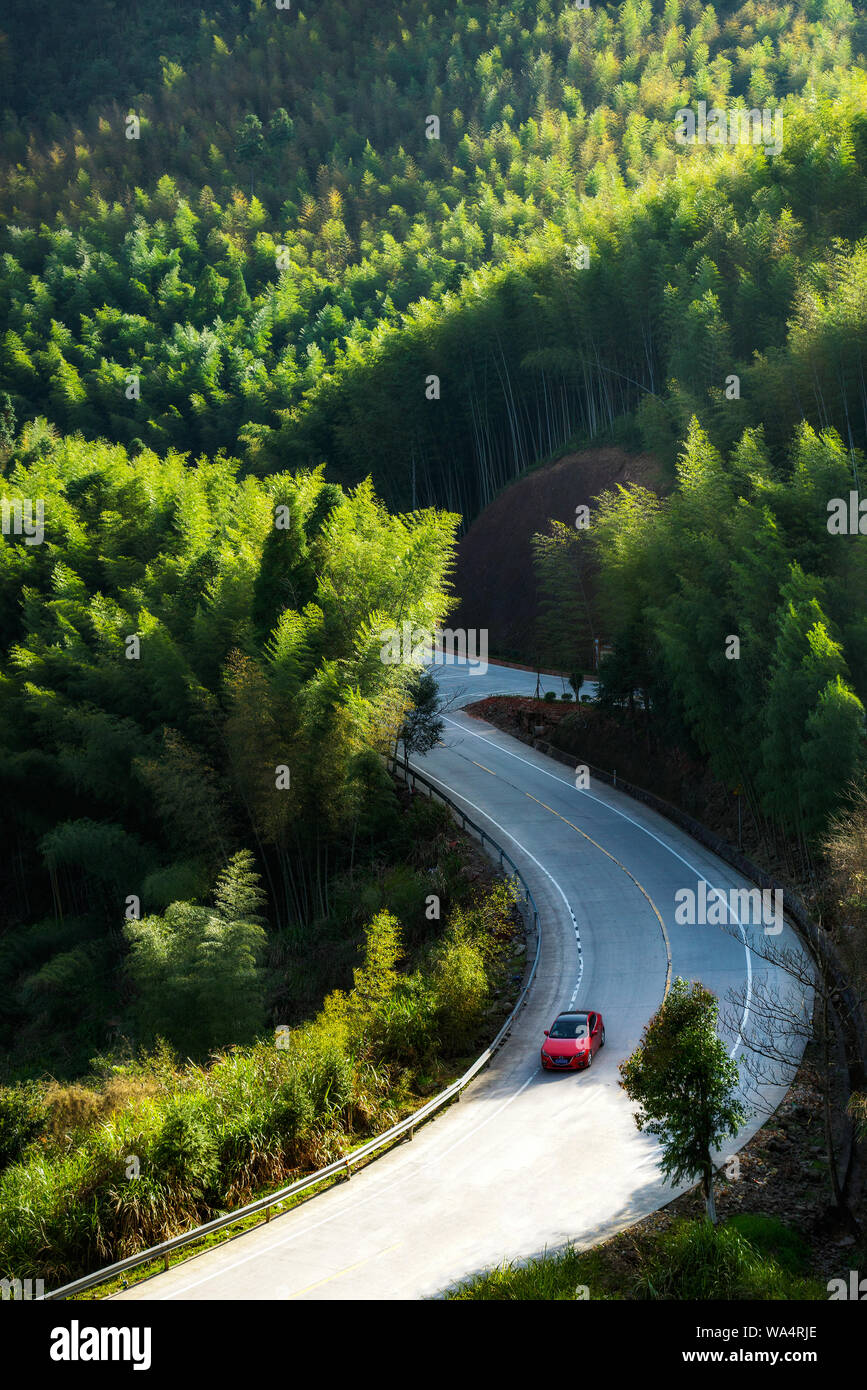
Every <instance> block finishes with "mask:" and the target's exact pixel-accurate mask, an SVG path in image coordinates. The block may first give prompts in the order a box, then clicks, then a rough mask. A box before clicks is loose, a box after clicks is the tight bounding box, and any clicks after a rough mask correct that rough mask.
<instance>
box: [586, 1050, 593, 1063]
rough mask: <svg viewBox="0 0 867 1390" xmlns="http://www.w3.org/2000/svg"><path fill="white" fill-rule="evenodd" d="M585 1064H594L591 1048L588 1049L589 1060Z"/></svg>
mask: <svg viewBox="0 0 867 1390" xmlns="http://www.w3.org/2000/svg"><path fill="white" fill-rule="evenodd" d="M585 1065H586V1066H588V1067H592V1066H593V1052H592V1050H591V1049H590V1048H588V1049H587V1061H586V1063H585Z"/></svg>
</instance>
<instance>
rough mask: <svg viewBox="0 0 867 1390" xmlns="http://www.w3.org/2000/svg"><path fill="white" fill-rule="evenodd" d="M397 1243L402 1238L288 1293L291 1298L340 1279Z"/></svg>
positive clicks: (399, 1242)
mask: <svg viewBox="0 0 867 1390" xmlns="http://www.w3.org/2000/svg"><path fill="white" fill-rule="evenodd" d="M399 1245H403V1241H402V1240H398V1241H395V1243H394V1245H387V1246H386V1247H385V1249H384V1250H377V1252H376V1254H375V1255H368V1256H366V1258H365V1259H363V1260H357V1261H356V1262H355V1264H354V1265H347V1266H346V1268H345V1269H338V1270H337V1271H336V1273H334V1274H327V1275H326V1276H325V1278H324V1279H317V1280H316V1283H315V1284H308V1285H307V1287H306V1288H303V1289H296V1291H295V1293H293V1294H290V1295H289V1297H290V1299H291V1298H299V1297H300V1296H301V1294H303V1293H309V1292H310V1290H311V1289H318V1288H321V1287H322V1285H323V1284H330V1283H331V1281H332V1279H340V1278H341V1277H342V1276H343V1275H344V1274H348V1273H349V1271H350V1270H351V1269H360V1268H361V1266H362V1265H366V1264H369V1262H370V1261H371V1260H375V1259H378V1257H379V1256H380V1255H387V1254H388V1252H389V1250H396V1249H397V1248H398V1246H399Z"/></svg>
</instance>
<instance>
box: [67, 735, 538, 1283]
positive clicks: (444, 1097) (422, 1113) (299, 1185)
mask: <svg viewBox="0 0 867 1390" xmlns="http://www.w3.org/2000/svg"><path fill="white" fill-rule="evenodd" d="M389 761H390V762H392V764H393V766H394V770H395V772H399V773H401V774H402V775H403V776H404V777H405V778H406V780H407V781H408V782H409V784H410V787H411V789H412V790H413V791H415V789H416V785H417V784H418V783H421V785H422V786H423V787H424V788H425V790H426V791H427V794H428V796H437V797H439V799H440V800H441V801H443V802H444V803H445V804H446V805H447V806H448V807H449V808H450V810H451V811H452V812H453V813H454V814H455V815H457V816H459V817H460V820H461V826H462V828H463V829H464V830H466V828H467V826H471V827H472V829H473V830H474V831H475V832H476V834H477V835H478V836H479V838H480V840H481V843H482V845H485V844H486V843H487V844H490V845H491V847H492V849H493V850H494V851H495V852H496V853H497V854H498V855H499V861H500V867H501V868H502V866H503V861H504V860H506V861H507V862H508V863H509V865H510V866H511V868H512V870H513V871H514V877H515V882H516V884H520V886H521V888H523V890H524V899H525V904H526V907H525V909H523V910H522V909H521V908H520V899H519V898H517V896H516V901H517V903H518V906H519V910H521V911H522V916H523V915H524V911H526V919H527V920H528V921H529V923H530V924H531V926H532V928H533V930H534V931H535V933H536V954H535V956H534V957H533V964H532V966H531V967H530V974H529V976H528V977H527V983H526V984H525V985H524V988H523V989H522V990H521V993H520V995H519V996H518V1000H517V1003H516V1004H515V1007H514V1008H513V1009H512V1012H511V1013H510V1014H509V1017H508V1018H507V1019H506V1021H505V1023H504V1024H503V1026H502V1028H501V1029H500V1031H499V1033H498V1034H497V1036H496V1037H495V1038H494V1041H493V1042H492V1043H491V1045H490V1047H487V1048H486V1049H485V1051H484V1052H483V1053H482V1055H481V1056H480V1057H477V1058H476V1060H475V1062H473V1064H472V1066H471V1067H469V1068H468V1069H467V1070H466V1071H465V1072H464V1074H463V1076H461V1077H459V1078H458V1080H457V1081H453V1082H452V1084H451V1086H447V1087H446V1089H445V1090H444V1091H440V1093H439V1095H437V1096H434V1097H433V1099H432V1100H429V1101H426V1102H425V1104H424V1105H422V1106H420V1107H419V1109H418V1110H415V1111H413V1113H412V1115H409V1116H407V1118H406V1119H405V1120H401V1121H399V1123H398V1124H396V1125H392V1127H391V1129H387V1130H384V1131H383V1133H382V1134H378V1135H376V1137H375V1138H373V1139H371V1140H369V1142H368V1143H367V1144H363V1145H362V1146H361V1148H359V1149H355V1150H354V1151H353V1152H352V1153H351V1154H349V1155H348V1156H347V1157H344V1158H338V1159H337V1160H336V1161H335V1162H334V1163H329V1164H328V1165H327V1167H325V1168H319V1169H317V1171H316V1172H314V1173H308V1174H307V1175H306V1176H305V1177H303V1178H299V1179H298V1181H297V1182H293V1183H290V1184H289V1186H288V1187H281V1188H280V1189H279V1190H278V1191H277V1192H274V1193H272V1194H271V1195H270V1196H268V1197H259V1198H257V1200H256V1201H255V1202H248V1203H247V1205H246V1206H244V1207H238V1208H237V1210H235V1211H230V1212H226V1214H225V1215H224V1216H218V1217H216V1218H215V1219H214V1220H213V1221H207V1222H205V1224H204V1226H196V1227H195V1228H194V1229H193V1230H192V1231H187V1232H185V1234H184V1235H182V1236H174V1237H173V1238H172V1239H171V1240H164V1241H163V1242H162V1243H161V1244H160V1245H153V1246H151V1247H150V1249H148V1250H142V1251H141V1253H140V1254H138V1255H129V1256H127V1258H126V1259H124V1260H118V1261H117V1262H116V1263H115V1264H112V1265H106V1267H105V1268H104V1269H98V1270H95V1271H94V1273H93V1274H86V1275H85V1276H84V1277H83V1278H82V1279H74V1280H73V1281H72V1283H70V1284H64V1285H63V1286H62V1287H61V1288H59V1289H51V1290H49V1292H48V1293H45V1294H42V1298H43V1299H45V1300H52V1299H63V1298H73V1297H74V1296H75V1294H77V1293H84V1292H85V1291H86V1290H87V1289H92V1288H95V1287H96V1285H97V1284H104V1283H106V1282H107V1281H108V1280H109V1279H116V1278H117V1277H118V1276H119V1275H121V1274H125V1273H126V1272H127V1270H130V1269H137V1268H138V1266H139V1265H143V1264H151V1263H154V1262H157V1261H160V1260H162V1263H163V1268H164V1269H166V1270H167V1269H168V1268H169V1256H170V1255H171V1254H172V1252H173V1251H175V1250H181V1249H183V1247H184V1246H185V1245H192V1244H194V1243H195V1242H196V1241H198V1240H202V1239H204V1237H205V1236H209V1235H212V1234H214V1233H215V1232H216V1231H221V1230H224V1229H225V1228H226V1227H227V1226H234V1225H235V1223H236V1222H238V1221H245V1220H247V1218H248V1217H250V1216H255V1215H256V1214H257V1213H258V1212H264V1214H265V1220H266V1221H270V1220H271V1209H272V1207H275V1206H279V1205H280V1204H281V1202H285V1201H287V1200H288V1199H289V1198H290V1197H296V1196H298V1195H299V1194H300V1193H302V1192H304V1191H305V1190H306V1189H307V1188H308V1187H315V1186H316V1185H317V1184H318V1183H320V1182H324V1181H325V1179H326V1178H330V1177H337V1176H338V1175H339V1174H341V1173H343V1174H345V1175H346V1177H347V1178H350V1177H351V1176H352V1164H354V1163H361V1162H363V1161H364V1159H365V1158H370V1157H372V1156H373V1155H374V1154H375V1153H376V1152H377V1150H379V1149H384V1148H386V1147H387V1146H388V1145H389V1144H393V1143H394V1142H395V1140H396V1139H401V1138H403V1137H404V1136H405V1137H406V1138H408V1139H412V1138H413V1136H414V1134H415V1130H416V1128H417V1126H418V1125H420V1124H423V1123H424V1121H425V1120H427V1119H429V1118H430V1117H431V1115H435V1114H436V1112H437V1111H438V1110H441V1109H442V1108H443V1106H445V1105H448V1103H449V1102H450V1101H452V1100H460V1098H461V1092H462V1091H463V1089H464V1087H465V1086H468V1085H469V1083H470V1082H471V1081H472V1080H473V1078H474V1077H475V1076H476V1075H477V1074H478V1073H479V1072H480V1071H481V1070H482V1067H484V1066H486V1065H487V1063H488V1062H489V1061H490V1060H491V1058H492V1056H493V1055H494V1053H495V1052H496V1050H497V1048H498V1047H499V1046H500V1044H501V1043H502V1042H503V1040H504V1038H505V1037H506V1034H507V1033H508V1032H509V1029H510V1028H511V1026H512V1024H513V1022H514V1020H515V1018H516V1016H517V1014H518V1011H519V1010H520V1009H521V1007H522V1005H523V1003H524V1000H525V999H526V997H527V992H528V990H529V988H530V986H531V984H532V983H533V980H534V978H535V975H536V967H537V966H538V964H539V954H540V952H541V948H542V931H541V922H540V918H539V911H538V908H537V907H536V901H535V899H534V897H533V894H532V893H531V892H530V887H529V884H528V883H526V882H525V880H524V875H523V874H522V873H521V871H520V869H519V868H518V866H517V864H516V863H515V861H514V859H512V857H511V855H510V854H509V853H508V852H507V851H506V850H504V849H503V847H502V845H500V844H498V843H497V841H496V840H494V839H493V838H492V837H491V835H490V834H489V833H488V831H486V830H483V829H482V827H481V826H480V825H477V824H476V822H475V821H474V820H471V819H470V817H469V816H468V815H467V814H466V812H465V811H462V810H461V808H460V806H458V805H457V804H456V803H455V802H454V801H452V799H451V797H450V796H447V795H446V794H445V793H444V792H442V791H440V789H439V788H438V787H435V786H434V784H433V783H432V782H430V781H428V779H427V778H426V777H425V776H424V775H423V774H422V773H420V772H417V771H416V769H415V768H410V767H408V766H404V765H403V764H401V763H399V762H397V761H396V760H393V759H389Z"/></svg>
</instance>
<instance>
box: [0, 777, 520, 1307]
mask: <svg viewBox="0 0 867 1390" xmlns="http://www.w3.org/2000/svg"><path fill="white" fill-rule="evenodd" d="M402 814H403V816H404V818H405V819H406V821H407V829H408V831H409V833H411V834H412V835H413V836H414V837H415V838H417V839H420V832H422V830H423V831H424V839H423V840H420V843H421V844H422V845H423V848H420V849H419V851H417V853H416V855H415V860H414V863H413V864H412V867H406V868H405V869H404V871H403V874H402V876H398V878H397V879H396V878H395V871H394V870H390V871H389V870H388V869H385V870H381V871H380V872H378V873H371V874H369V875H367V876H365V877H364V878H363V879H361V880H360V881H359V882H358V883H357V885H356V890H357V891H358V892H359V893H360V895H361V896H362V898H363V899H364V900H365V901H366V902H367V903H368V904H370V905H371V906H373V905H374V904H376V903H377V902H382V903H387V904H391V906H392V907H396V908H398V910H399V911H400V914H401V915H400V917H398V915H397V913H396V912H395V911H393V910H391V909H390V907H389V906H381V907H380V908H379V910H377V911H376V912H375V913H374V914H373V915H372V916H371V917H370V918H369V920H368V921H367V923H366V926H365V928H364V931H363V951H362V956H361V960H360V963H359V964H358V965H357V966H356V967H355V969H354V971H353V972H352V983H351V986H350V987H349V988H348V989H335V990H331V992H330V993H328V994H327V996H326V998H325V1000H324V1003H323V1004H322V1006H321V1008H320V1009H319V1010H318V1011H317V1012H316V1013H315V1015H314V1016H313V1017H312V1018H310V1019H309V1020H308V1021H306V1022H303V1023H299V1024H296V1025H295V1026H294V1027H289V1026H282V1027H280V1028H278V1029H277V1030H275V1032H273V1033H271V1034H269V1035H265V1036H260V1037H259V1038H258V1039H256V1040H255V1041H253V1042H251V1043H249V1044H247V1045H244V1046H240V1045H239V1046H236V1047H231V1048H226V1047H222V1048H217V1049H216V1050H214V1051H212V1052H210V1053H208V1054H206V1055H204V1056H203V1059H202V1060H201V1061H194V1060H186V1061H185V1060H184V1056H185V1055H188V1054H185V1052H183V1051H178V1050H175V1049H173V1048H172V1047H171V1046H170V1045H169V1044H168V1043H167V1042H166V1041H165V1036H166V1035H167V1036H169V1037H174V1038H176V1039H177V1040H178V1043H179V1044H181V1043H183V1044H184V1045H186V1046H188V1047H189V1046H191V1045H193V1044H194V1043H197V1044H199V1046H201V1044H202V1043H203V1042H204V1041H206V1038H207V1030H208V1028H209V1026H212V1025H210V1024H209V1020H210V1019H211V1018H212V1017H213V1013H212V1011H213V1010H214V1009H215V1008H219V1007H221V1006H222V1005H224V1004H228V1006H229V1009H230V1012H229V1013H228V1015H223V1016H222V1022H221V1031H222V1033H223V1035H225V1034H227V1033H231V1032H232V1031H237V1030H238V1028H239V1019H238V1012H237V1011H238V1009H239V1007H241V1006H242V1005H243V1004H244V1003H245V1002H247V998H248V996H247V995H245V992H244V990H243V988H241V986H240V985H239V984H238V983H237V977H236V983H235V985H234V986H227V985H226V982H225V980H224V978H223V976H222V972H221V974H220V976H219V977H212V976H210V975H209V974H208V972H207V971H204V972H202V971H199V972H197V973H196V974H195V976H194V978H191V971H190V970H189V967H188V968H187V969H186V970H184V969H182V968H179V967H178V965H177V963H176V962H175V961H174V960H173V959H172V958H171V953H170V952H168V953H164V954H163V959H162V961H161V962H160V963H159V964H158V965H157V964H155V963H154V962H153V960H152V959H151V958H150V949H149V950H148V961H147V965H145V964H143V963H142V962H140V961H138V960H137V956H136V952H135V949H134V951H133V955H132V964H131V969H132V971H133V973H134V975H135V976H136V978H137V980H138V984H139V993H138V998H139V1007H140V1008H141V1009H142V1011H143V1015H144V1017H145V1018H146V1019H147V1020H148V1021H149V1023H153V1025H154V1026H156V1025H157V1024H158V1025H159V1026H160V1027H164V1028H165V1029H166V1033H165V1034H164V1035H163V1036H159V1037H157V1038H156V1039H155V1040H154V1042H153V1043H152V1044H151V1045H150V1046H149V1047H140V1048H138V1049H132V1048H131V1047H130V1045H129V1043H128V1042H126V1041H125V1040H119V1041H118V1043H117V1044H116V1045H115V1047H114V1048H113V1049H112V1050H110V1051H107V1052H105V1053H103V1054H102V1055H101V1056H100V1057H98V1058H95V1059H94V1061H93V1063H92V1069H91V1070H90V1071H89V1072H88V1073H86V1074H84V1075H82V1076H81V1077H79V1078H78V1079H77V1080H76V1081H75V1082H71V1083H62V1082H58V1081H54V1080H40V1081H30V1082H25V1083H20V1084H18V1085H15V1086H11V1087H3V1088H0V1268H2V1269H3V1270H4V1271H9V1272H10V1273H14V1272H15V1271H20V1270H22V1269H24V1270H28V1271H32V1273H33V1275H34V1276H35V1275H37V1274H38V1275H39V1277H42V1278H44V1279H45V1280H46V1284H47V1286H48V1287H51V1286H52V1285H54V1286H56V1285H57V1284H59V1283H62V1282H65V1281H67V1280H69V1279H72V1278H74V1277H75V1276H76V1275H80V1274H83V1273H86V1272H88V1271H89V1270H91V1269H93V1268H95V1267H98V1266H100V1265H105V1264H110V1263H111V1262H112V1261H114V1260H117V1259H120V1258H122V1257H123V1256H125V1255H129V1254H132V1253H135V1252H137V1251H139V1250H141V1249H144V1248H146V1247H147V1246H149V1245H153V1244H156V1243H158V1242H159V1241H161V1240H164V1239H167V1238H168V1237H170V1236H172V1235H177V1234H179V1233H180V1232H182V1231H185V1230H187V1229H189V1228H190V1227H192V1226H195V1225H198V1224H201V1223H202V1222H204V1221H207V1220H208V1219H209V1218H210V1217H213V1216H215V1215H217V1214H219V1213H220V1212H223V1211H225V1210H229V1209H231V1208H232V1207H236V1206H239V1205H242V1204H243V1203H244V1202H246V1201H249V1200H252V1198H253V1197H254V1196H257V1195H260V1194H261V1193H262V1192H264V1191H268V1190H273V1189H274V1188H276V1187H280V1186H285V1185H287V1184H288V1183H290V1182H291V1181H292V1180H293V1179H294V1178H296V1177H300V1176H301V1175H302V1174H303V1173H305V1172H307V1171H310V1170H315V1169H316V1168H319V1167H322V1166H324V1165H325V1164H327V1163H329V1162H331V1161H333V1160H334V1159H336V1158H338V1157H340V1156H342V1155H344V1154H346V1153H348V1152H349V1151H350V1149H351V1148H352V1147H353V1146H357V1145H358V1144H359V1143H360V1142H362V1141H363V1140H364V1139H365V1138H369V1137H372V1136H374V1135H375V1134H377V1133H379V1132H381V1131H382V1130H384V1129H387V1128H389V1126H391V1125H392V1124H394V1123H396V1121H397V1120H398V1119H399V1118H401V1117H402V1116H403V1115H405V1114H407V1113H409V1112H410V1111H411V1110H412V1109H413V1108H415V1107H416V1106H417V1105H419V1104H420V1103H421V1102H422V1101H423V1100H424V1099H426V1098H428V1097H429V1096H430V1095H432V1094H434V1093H435V1092H436V1091H437V1090H439V1089H441V1088H442V1087H443V1086H445V1085H446V1084H448V1082H449V1081H450V1080H452V1079H453V1078H454V1077H455V1076H456V1075H459V1074H460V1071H461V1070H462V1069H463V1067H464V1066H465V1065H466V1064H468V1062H469V1060H471V1059H472V1057H473V1056H474V1055H475V1054H476V1052H477V1051H480V1050H481V1049H482V1047H483V1046H484V1045H485V1044H486V1043H487V1042H488V1041H490V1038H491V1037H492V1036H493V1034H494V1033H495V1032H496V1029H497V1027H498V1026H499V1020H500V1019H501V1018H502V1017H504V1015H505V1013H506V1012H507V1011H508V1008H509V1007H510V1002H509V1001H510V1000H512V999H514V997H515V994H516V992H517V986H518V982H519V981H520V978H521V974H522V973H523V968H524V947H523V929H522V927H521V925H520V919H519V918H518V916H517V913H516V911H515V908H514V894H513V891H512V888H511V885H510V884H508V883H506V882H503V881H492V879H491V874H490V872H488V871H486V870H484V869H482V868H481V867H480V864H479V862H478V856H477V854H476V853H475V851H470V849H469V847H468V846H467V847H465V846H464V843H463V842H462V841H459V840H456V839H455V832H454V830H453V827H452V825H451V821H450V818H449V816H448V813H447V812H446V811H445V809H444V808H443V807H442V806H438V805H433V804H431V803H430V802H427V801H426V800H424V799H423V798H421V797H419V798H417V799H414V800H413V802H412V804H411V805H410V806H408V807H406V808H405V809H404V811H403V813H402ZM238 868H239V866H238V864H237V863H234V864H233V865H232V866H230V869H229V871H227V872H226V873H225V874H223V875H222V876H221V878H220V880H219V881H218V884H217V889H216V894H215V897H216V902H217V906H216V909H214V908H212V909H210V912H211V917H212V921H213V922H214V924H215V925H216V924H218V923H220V922H221V921H225V918H224V917H223V918H221V916H220V914H221V912H222V913H225V911H226V910H227V909H226V904H227V903H230V904H231V907H230V911H231V913H232V921H233V922H234V924H235V934H236V935H237V934H238V932H239V930H240V927H241V925H242V924H243V925H244V926H246V928H247V930H248V931H250V930H252V929H253V927H254V926H255V924H254V923H253V922H252V921H251V918H252V916H253V914H251V913H249V912H248V911H247V909H248V908H249V907H251V906H258V905H259V904H258V889H257V885H256V879H255V876H254V875H250V874H247V875H246V876H245V879H244V881H243V883H240V884H239V873H238ZM429 889H435V890H436V897H435V901H436V902H437V909H439V903H440V902H442V904H443V916H442V918H441V919H432V918H430V917H429V916H428V915H427V914H428V913H429V904H430V903H431V894H430V893H429V891H428V890H429ZM205 912H206V909H203V908H195V907H193V906H192V905H190V904H175V905H174V907H173V908H172V909H171V910H170V912H169V913H167V914H166V917H167V919H168V920H169V921H170V922H172V923H173V924H174V926H175V928H176V929H177V928H178V927H180V928H181V930H180V931H179V932H178V935H179V936H180V937H181V938H182V940H183V938H185V937H186V936H187V934H188V932H189V931H190V930H191V929H190V928H189V927H187V926H186V925H185V924H184V918H188V917H191V916H192V917H195V916H196V914H204V913H205ZM145 928H147V930H148V931H152V932H153V931H156V929H157V928H156V924H155V923H150V924H146V923H142V924H139V926H138V929H137V930H138V931H139V932H141V931H143V930H144V929H145ZM214 939H215V937H214V935H213V934H211V936H210V943H211V944H213V942H214ZM138 940H139V941H140V940H141V936H139V937H138ZM184 948H185V949H186V942H184ZM251 964H252V962H251ZM176 972H177V973H176ZM242 978H243V977H242ZM209 981H210V982H212V983H213V985H214V992H213V993H212V994H208V985H209ZM191 990H192V991H193V993H192V994H191ZM193 996H195V997H193ZM194 1004H195V1005H197V1006H198V1008H197V1013H196V1016H195V1018H189V1020H188V1023H187V1025H186V1026H179V1025H178V1023H177V1020H179V1019H183V1017H184V1012H185V1011H187V1012H189V1011H190V1010H191V1009H192V1007H193V1006H194ZM256 1021H259V1022H260V1020H254V1019H253V1018H252V1017H251V1018H249V1019H247V1022H248V1023H249V1024H253V1023H254V1022H256ZM192 1028H195V1029H196V1030H197V1031H196V1033H195V1034H194V1035H192V1036H191V1034H190V1029H192ZM149 1031H150V1029H149Z"/></svg>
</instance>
